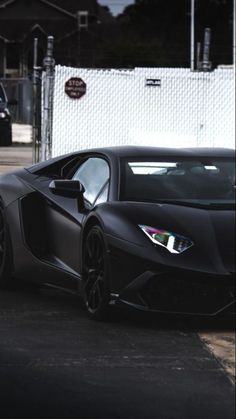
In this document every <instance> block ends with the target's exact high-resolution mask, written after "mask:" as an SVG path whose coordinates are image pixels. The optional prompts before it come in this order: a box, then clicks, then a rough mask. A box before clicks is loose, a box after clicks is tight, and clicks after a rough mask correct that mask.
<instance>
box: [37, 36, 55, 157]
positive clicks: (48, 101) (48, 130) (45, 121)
mask: <svg viewBox="0 0 236 419" xmlns="http://www.w3.org/2000/svg"><path fill="white" fill-rule="evenodd" d="M53 42H54V38H53V36H49V37H48V42H47V53H46V57H45V58H44V60H43V66H44V70H45V73H44V75H43V80H42V83H43V92H42V93H43V118H42V141H41V159H40V160H41V161H45V160H47V159H49V158H50V157H51V151H52V107H53V87H54V68H55V60H54V58H53Z"/></svg>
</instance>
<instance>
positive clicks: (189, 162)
mask: <svg viewBox="0 0 236 419" xmlns="http://www.w3.org/2000/svg"><path fill="white" fill-rule="evenodd" d="M121 173H122V175H121V191H120V200H122V201H141V202H170V203H176V204H179V205H183V204H184V205H200V206H201V205H207V206H209V205H210V206H212V207H213V206H222V205H224V206H225V205H232V204H234V201H235V163H234V159H233V158H202V157H201V158H199V159H198V158H194V159H191V158H173V159H172V158H163V159H153V158H145V159H137V158H136V159H134V158H130V159H129V158H125V159H122V162H121Z"/></svg>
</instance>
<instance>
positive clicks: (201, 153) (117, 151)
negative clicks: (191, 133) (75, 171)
mask: <svg viewBox="0 0 236 419" xmlns="http://www.w3.org/2000/svg"><path fill="white" fill-rule="evenodd" d="M85 152H86V153H88V152H89V153H91V154H92V153H99V154H104V155H106V156H107V157H115V156H117V157H129V158H130V157H133V158H136V157H137V158H138V157H139V158H140V157H149V158H150V157H153V158H154V157H156V158H157V157H175V156H176V157H178V156H179V157H234V156H235V150H233V149H229V148H213V147H212V148H208V147H203V148H199V147H195V148H167V147H166V148H164V147H144V146H114V147H105V148H95V149H90V150H83V151H81V152H78V154H80V153H85ZM76 154H77V153H76Z"/></svg>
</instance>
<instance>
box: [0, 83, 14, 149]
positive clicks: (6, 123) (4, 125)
mask: <svg viewBox="0 0 236 419" xmlns="http://www.w3.org/2000/svg"><path fill="white" fill-rule="evenodd" d="M11 144H12V123H11V114H10V112H9V109H8V100H7V96H6V92H5V90H4V87H3V85H2V84H1V83H0V146H10V145H11Z"/></svg>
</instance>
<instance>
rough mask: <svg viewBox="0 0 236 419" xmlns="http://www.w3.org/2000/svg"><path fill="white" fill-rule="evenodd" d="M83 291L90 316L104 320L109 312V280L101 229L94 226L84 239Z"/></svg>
mask: <svg viewBox="0 0 236 419" xmlns="http://www.w3.org/2000/svg"><path fill="white" fill-rule="evenodd" d="M83 292H84V301H85V305H86V308H87V310H88V312H89V314H90V316H91V317H93V318H94V319H97V320H105V319H106V318H108V314H109V300H110V291H109V282H108V263H107V254H106V246H105V242H104V237H103V233H102V229H101V228H100V227H99V226H94V227H92V229H91V230H90V231H89V233H88V235H87V237H86V239H85V249H84V257H83Z"/></svg>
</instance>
